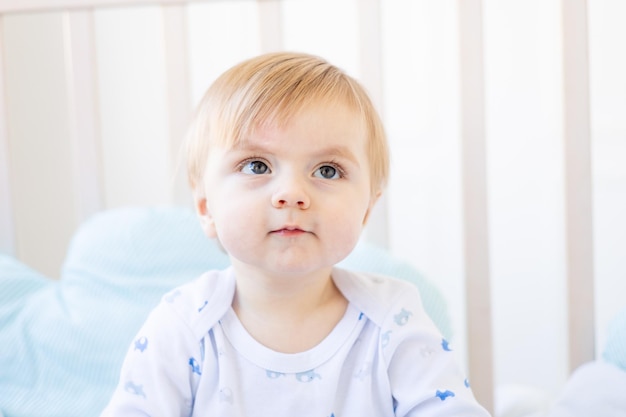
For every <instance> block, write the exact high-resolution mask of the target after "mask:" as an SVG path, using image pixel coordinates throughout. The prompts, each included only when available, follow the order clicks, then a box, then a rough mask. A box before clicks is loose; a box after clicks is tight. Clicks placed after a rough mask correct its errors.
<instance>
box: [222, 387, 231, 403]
mask: <svg viewBox="0 0 626 417" xmlns="http://www.w3.org/2000/svg"><path fill="white" fill-rule="evenodd" d="M220 401H221V402H223V403H229V404H233V390H231V389H230V388H222V389H220Z"/></svg>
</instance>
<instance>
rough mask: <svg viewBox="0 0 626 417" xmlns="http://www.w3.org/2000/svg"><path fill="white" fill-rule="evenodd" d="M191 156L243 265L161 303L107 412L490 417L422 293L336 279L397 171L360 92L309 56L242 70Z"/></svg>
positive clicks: (253, 62) (194, 182)
mask: <svg viewBox="0 0 626 417" xmlns="http://www.w3.org/2000/svg"><path fill="white" fill-rule="evenodd" d="M187 152H188V154H187V156H188V175H189V181H190V184H191V187H192V190H193V195H194V201H195V207H196V210H197V213H198V217H199V219H200V223H201V225H202V228H203V230H204V232H205V233H206V235H207V236H208V237H210V238H216V239H218V241H219V242H220V244H221V245H222V247H223V249H224V250H225V251H226V253H227V254H228V256H229V258H230V260H231V263H232V266H231V267H229V268H228V269H226V270H221V271H208V272H207V273H205V274H204V275H202V276H201V277H199V278H198V279H196V280H195V281H193V282H191V283H189V284H187V285H184V286H182V287H180V288H177V289H175V290H173V291H171V292H170V293H169V294H166V295H165V296H164V297H163V301H162V302H161V303H160V305H159V306H157V307H156V308H155V309H154V310H153V312H152V313H151V315H150V316H149V318H148V319H147V321H146V323H145V324H144V326H143V327H142V328H141V330H140V331H139V333H138V334H137V337H136V339H135V341H134V342H133V343H132V344H131V347H130V349H129V351H128V354H127V356H126V359H125V362H124V365H123V368H122V371H121V377H120V383H119V385H118V388H117V390H116V391H115V393H114V395H113V398H112V399H111V401H110V403H109V405H108V407H107V408H106V410H105V411H104V412H103V414H102V415H103V416H126V415H128V416H131V415H141V416H145V415H150V416H168V417H172V416H219V417H226V416H233V417H254V416H259V417H270V416H272V417H276V416H284V417H287V416H290V417H293V416H315V417H329V416H333V417H366V416H376V417H381V416H420V417H427V416H464V417H472V416H474V417H479V416H480V417H484V416H488V413H487V412H486V411H485V409H483V408H482V407H481V406H480V405H479V404H478V403H477V401H476V400H475V398H474V396H473V394H472V392H471V389H470V388H469V383H468V381H467V379H466V378H465V377H464V375H463V372H462V370H461V368H460V366H459V365H458V364H457V362H456V358H455V356H454V354H453V352H451V351H450V349H449V347H448V344H447V342H446V341H445V340H444V339H443V338H442V336H441V334H440V333H439V331H438V330H437V328H436V327H435V325H434V324H433V323H432V321H431V320H430V319H429V317H428V316H427V315H426V313H425V312H424V310H423V308H422V305H421V301H420V295H419V293H418V290H417V288H416V287H415V286H414V285H412V284H409V283H407V282H405V281H400V280H398V279H394V278H389V277H382V276H376V275H370V274H365V273H356V272H350V271H347V270H343V269H340V268H337V267H335V265H336V264H337V263H338V262H339V261H341V260H342V259H344V258H345V257H346V256H347V255H348V254H349V253H350V252H351V251H352V250H353V248H354V247H355V245H356V244H357V241H358V240H359V237H360V235H361V232H362V230H363V227H364V226H365V225H366V223H367V220H368V217H369V215H370V213H371V211H372V208H373V207H374V204H375V203H376V200H377V199H378V198H379V197H380V195H381V193H382V192H383V189H384V187H385V184H386V181H387V176H388V170H389V156H388V149H387V142H386V138H385V134H384V130H383V127H382V123H381V120H380V118H379V116H378V114H377V113H376V110H375V109H374V107H373V105H372V103H371V101H370V99H369V98H368V96H367V93H366V92H365V90H364V88H363V87H362V86H361V85H360V84H359V83H358V82H357V81H355V80H354V79H353V78H351V77H350V76H348V75H346V74H345V73H344V72H342V71H341V70H339V69H338V68H336V67H335V66H333V65H331V64H329V63H328V62H326V61H324V60H322V59H320V58H318V57H315V56H311V55H307V54H299V53H273V54H266V55H262V56H259V57H256V58H253V59H250V60H247V61H244V62H242V63H240V64H238V65H236V66H234V67H232V68H231V69H229V70H228V71H226V72H225V73H224V74H223V75H221V76H220V77H219V78H218V79H217V80H216V81H215V82H214V83H213V85H212V86H211V87H210V88H209V90H208V91H207V93H206V95H205V96H204V98H203V99H202V101H201V103H200V105H199V107H198V109H197V112H196V115H195V118H194V121H193V123H192V125H191V128H190V132H189V136H188V143H187Z"/></svg>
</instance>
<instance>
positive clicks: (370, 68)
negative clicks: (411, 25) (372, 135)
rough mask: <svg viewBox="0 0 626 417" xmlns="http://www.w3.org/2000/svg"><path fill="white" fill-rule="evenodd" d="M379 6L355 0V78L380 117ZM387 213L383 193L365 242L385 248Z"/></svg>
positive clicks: (374, 1)
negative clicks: (357, 48) (357, 40)
mask: <svg viewBox="0 0 626 417" xmlns="http://www.w3.org/2000/svg"><path fill="white" fill-rule="evenodd" d="M380 9H381V7H380V0H361V1H359V8H358V10H359V16H358V19H359V26H358V27H359V68H360V77H359V78H360V81H361V82H362V83H363V85H364V86H365V88H367V91H368V93H369V95H370V98H371V99H372V101H373V102H374V105H375V106H376V108H377V109H378V111H379V112H380V114H381V116H384V115H383V114H382V109H383V81H382V80H383V77H382V71H383V70H382V62H383V60H382V28H381V21H380ZM388 215H389V210H388V199H387V194H383V195H382V197H381V198H380V199H379V201H378V202H377V203H376V206H375V207H374V210H373V211H372V213H371V215H370V219H369V223H368V226H367V230H366V232H365V236H366V238H367V240H368V241H370V242H373V243H376V244H378V245H380V246H382V247H389V227H388V222H387V218H388Z"/></svg>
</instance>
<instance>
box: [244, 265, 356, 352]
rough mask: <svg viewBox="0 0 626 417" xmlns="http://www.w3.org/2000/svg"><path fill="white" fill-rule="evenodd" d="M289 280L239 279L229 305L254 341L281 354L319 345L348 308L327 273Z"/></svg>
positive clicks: (283, 278) (247, 277)
mask: <svg viewBox="0 0 626 417" xmlns="http://www.w3.org/2000/svg"><path fill="white" fill-rule="evenodd" d="M292 279H293V280H292V281H291V282H288V281H285V277H281V278H280V279H276V280H272V279H271V278H269V279H268V277H265V278H260V277H249V276H239V277H238V278H237V290H236V292H235V297H234V299H233V305H232V306H233V310H234V311H235V313H236V314H237V316H238V318H239V320H240V321H241V323H242V324H243V326H244V327H245V328H246V330H247V331H248V333H250V335H251V336H252V337H253V338H254V339H256V340H257V341H258V342H259V343H261V344H263V345H265V346H266V347H268V348H270V349H272V350H275V351H278V352H283V353H297V352H302V351H306V350H309V349H311V348H313V347H315V346H316V345H318V344H319V343H320V342H321V341H322V340H324V338H326V336H328V334H329V333H330V332H331V331H332V330H333V329H334V327H335V326H336V325H337V323H339V321H340V320H341V318H342V317H343V315H344V314H345V311H346V307H347V305H348V302H347V300H346V299H345V297H344V296H343V294H341V292H339V290H338V289H337V287H336V286H335V284H334V282H333V281H332V278H331V275H330V270H329V271H327V272H325V273H319V274H316V275H307V276H302V277H292Z"/></svg>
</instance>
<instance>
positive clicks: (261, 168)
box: [241, 160, 270, 175]
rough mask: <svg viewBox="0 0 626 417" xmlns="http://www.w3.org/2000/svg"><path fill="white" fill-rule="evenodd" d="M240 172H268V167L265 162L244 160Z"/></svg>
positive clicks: (257, 173) (253, 173) (258, 173)
mask: <svg viewBox="0 0 626 417" xmlns="http://www.w3.org/2000/svg"><path fill="white" fill-rule="evenodd" d="M241 172H243V173H244V174H251V175H261V174H268V173H269V172H270V168H269V167H268V166H267V164H266V163H265V162H263V161H258V160H254V161H247V162H244V164H243V165H242V167H241Z"/></svg>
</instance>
